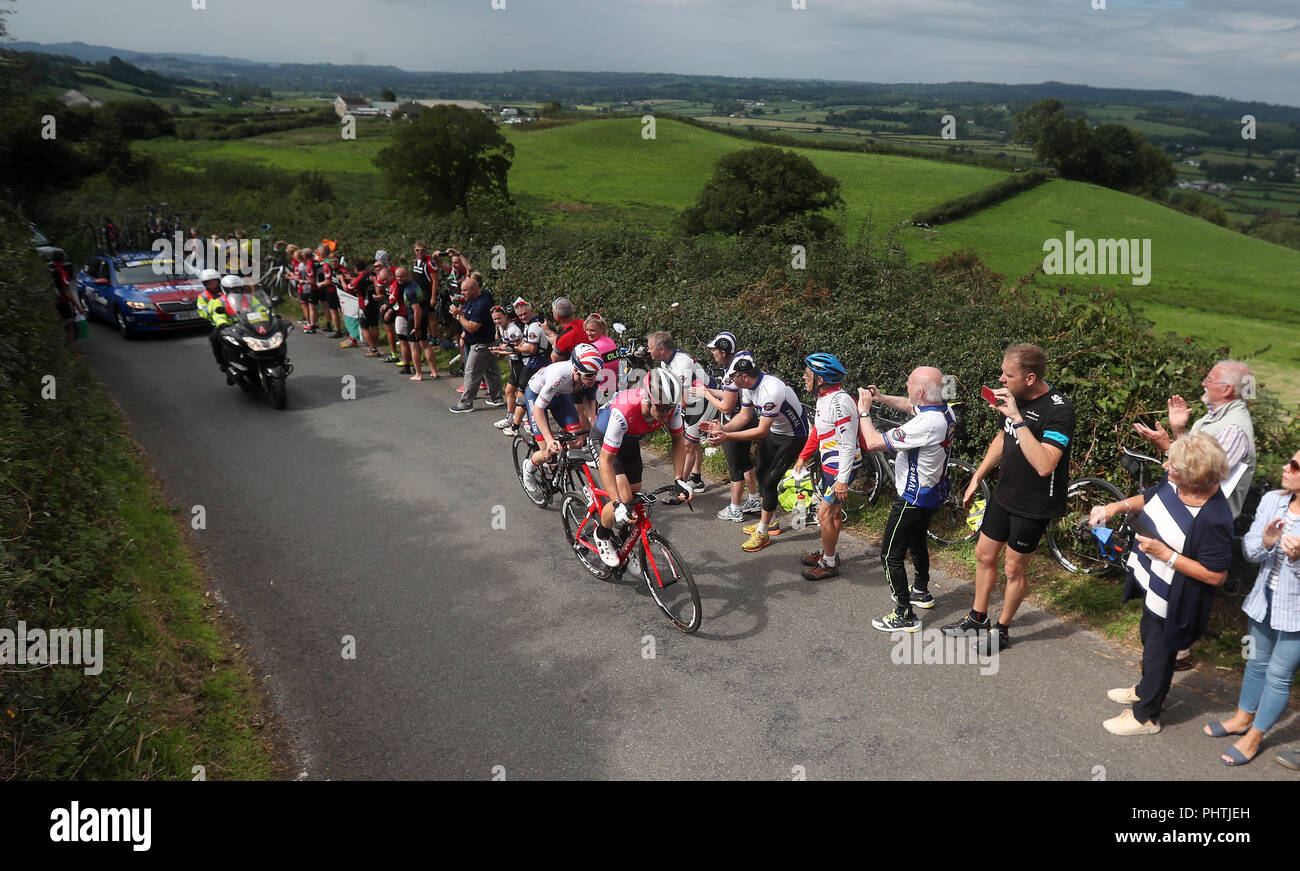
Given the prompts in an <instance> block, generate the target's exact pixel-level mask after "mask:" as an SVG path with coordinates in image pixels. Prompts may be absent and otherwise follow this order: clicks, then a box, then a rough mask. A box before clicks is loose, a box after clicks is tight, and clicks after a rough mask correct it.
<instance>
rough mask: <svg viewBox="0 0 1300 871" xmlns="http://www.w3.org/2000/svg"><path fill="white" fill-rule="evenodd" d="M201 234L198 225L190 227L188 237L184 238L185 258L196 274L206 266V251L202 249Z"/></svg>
mask: <svg viewBox="0 0 1300 871" xmlns="http://www.w3.org/2000/svg"><path fill="white" fill-rule="evenodd" d="M203 249H204V244H203V235H202V234H201V233H199V228H198V227H190V235H189V238H188V239H186V240H185V259H186V260H187V261H188V262H189V265H190V266H192V267H193V269H194V272H195V273H196V274H197V273H199V272H201V271H202V270H203V269H204V268H206V267H207V264H208V260H207V253H206V252H205V251H204V250H203Z"/></svg>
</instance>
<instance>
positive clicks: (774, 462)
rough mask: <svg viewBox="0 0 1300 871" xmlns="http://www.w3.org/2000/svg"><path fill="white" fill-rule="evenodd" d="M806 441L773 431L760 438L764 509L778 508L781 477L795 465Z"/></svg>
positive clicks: (759, 469) (761, 488)
mask: <svg viewBox="0 0 1300 871" xmlns="http://www.w3.org/2000/svg"><path fill="white" fill-rule="evenodd" d="M805 441H806V439H801V438H797V437H795V436H792V435H772V434H771V433H768V434H767V437H766V438H762V439H759V440H758V463H757V473H758V495H759V496H760V497H762V500H763V510H764V511H775V510H776V506H777V499H776V494H777V491H778V490H780V489H781V479H782V478H784V477H785V473H786V471H787V470H788V469H789V468H790V467H791V466H792V465H794V458H795V455H796V454H797V453H798V452H799V448H801V447H803V444H804V442H805Z"/></svg>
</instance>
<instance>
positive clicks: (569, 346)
mask: <svg viewBox="0 0 1300 871" xmlns="http://www.w3.org/2000/svg"><path fill="white" fill-rule="evenodd" d="M551 314H552V315H553V316H554V318H555V327H554V329H552V328H551V327H550V326H549V325H547V324H542V329H544V330H545V331H546V337H547V338H548V339H549V340H550V342H551V361H552V362H555V363H558V362H559V361H561V360H567V359H569V357H570V355H572V354H573V349H574V348H576V347H577V346H578V345H581V344H584V343H586V344H589V343H590V341H591V340H590V338H589V337H588V336H587V331H586V330H585V329H583V327H582V321H580V320H578V319H577V318H576V317H575V316H574V314H573V303H572V302H570V301H569V300H567V299H565V298H564V297H560V298H558V299H557V300H555V302H553V303H551Z"/></svg>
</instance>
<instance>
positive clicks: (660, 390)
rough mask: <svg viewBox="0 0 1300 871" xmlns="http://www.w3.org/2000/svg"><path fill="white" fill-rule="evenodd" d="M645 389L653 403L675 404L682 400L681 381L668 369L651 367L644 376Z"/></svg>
mask: <svg viewBox="0 0 1300 871" xmlns="http://www.w3.org/2000/svg"><path fill="white" fill-rule="evenodd" d="M645 390H646V395H647V396H649V397H650V402H651V403H653V404H654V405H676V404H678V403H679V402H681V401H682V382H680V381H678V380H677V376H676V375H675V374H674V373H673V372H671V371H669V370H668V369H662V368H661V369H651V370H650V371H649V372H648V373H647V374H646V376H645Z"/></svg>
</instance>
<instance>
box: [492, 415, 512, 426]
mask: <svg viewBox="0 0 1300 871" xmlns="http://www.w3.org/2000/svg"><path fill="white" fill-rule="evenodd" d="M512 422H514V418H513V417H510V416H509V415H506V416H505V417H503V418H501V419H500V420H498V421H497V422H496V423H494V424H492V425H493V426H494V427H496V428H497V429H505V428H506V427H508V426H510V424H511V423H512Z"/></svg>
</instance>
